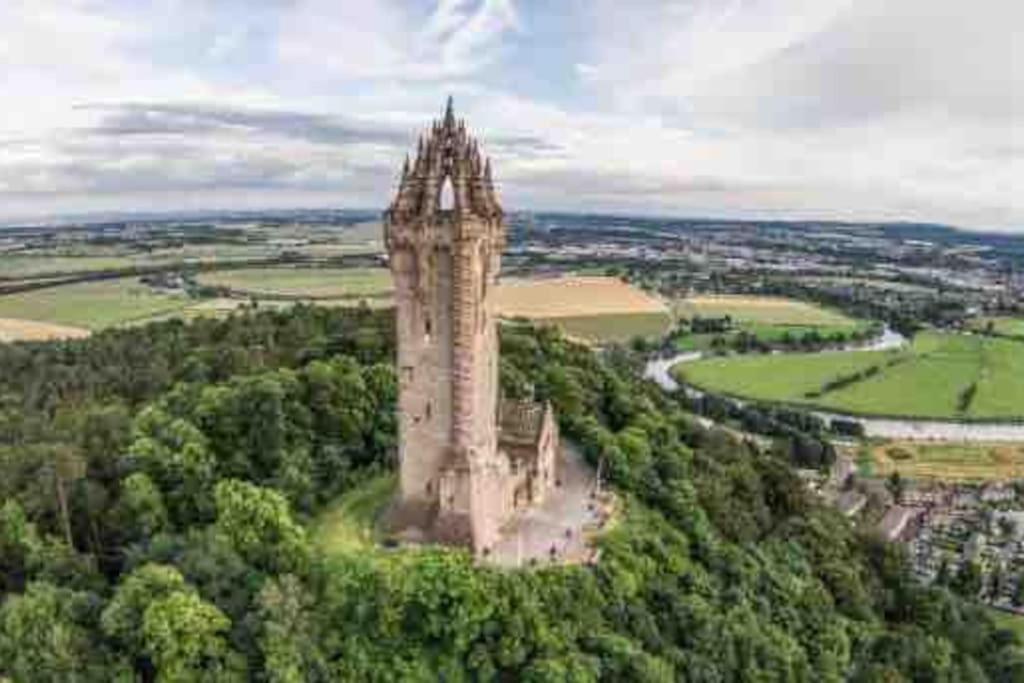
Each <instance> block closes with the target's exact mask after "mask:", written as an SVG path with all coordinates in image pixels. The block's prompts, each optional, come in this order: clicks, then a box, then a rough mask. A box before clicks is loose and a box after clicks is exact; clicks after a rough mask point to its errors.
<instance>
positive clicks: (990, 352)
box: [676, 332, 1024, 419]
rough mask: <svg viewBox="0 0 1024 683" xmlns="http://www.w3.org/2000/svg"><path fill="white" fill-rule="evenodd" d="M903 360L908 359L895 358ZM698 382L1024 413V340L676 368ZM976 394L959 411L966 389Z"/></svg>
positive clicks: (785, 396)
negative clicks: (861, 374) (867, 373)
mask: <svg viewBox="0 0 1024 683" xmlns="http://www.w3.org/2000/svg"><path fill="white" fill-rule="evenodd" d="M896 359H903V360H904V362H892V361H894V360H896ZM872 365H877V366H878V367H879V372H878V373H877V374H876V375H874V376H872V377H869V378H867V379H863V380H861V381H857V382H854V383H852V384H848V385H846V386H845V387H842V388H837V389H835V390H832V391H828V392H826V393H824V394H823V395H821V396H818V397H813V398H812V397H808V396H807V394H808V393H810V392H814V391H816V390H819V389H821V388H822V387H823V385H825V384H826V383H827V382H829V381H831V380H835V379H837V378H840V377H845V376H849V375H851V374H853V373H856V372H858V371H862V370H864V369H866V368H868V367H870V366H872ZM676 372H677V373H678V375H679V376H680V377H681V378H682V379H683V380H684V381H686V382H689V383H691V384H693V385H695V386H698V387H701V388H705V389H708V390H710V391H717V392H722V393H727V394H732V395H736V396H743V397H747V398H753V399H758V400H764V401H781V402H791V403H804V404H809V405H816V406H819V407H822V408H826V409H832V410H837V411H843V412H852V413H862V414H871V415H893V416H907V417H925V418H936V419H939V418H957V417H967V418H974V419H999V418H1015V417H1024V379H1022V378H1024V344H1022V343H1020V342H1017V341H1013V340H1008V339H989V338H983V337H978V336H970V335H955V334H941V333H937V332H926V333H922V334H919V335H918V336H917V337H916V338H915V339H914V343H913V345H912V347H911V349H910V350H909V351H853V352H845V353H826V354H785V355H767V356H742V357H727V358H715V359H709V360H704V361H699V362H695V363H687V364H684V365H681V366H679V367H678V368H676ZM975 383H976V386H977V391H976V393H975V397H974V400H973V402H972V403H971V404H970V407H969V409H968V410H967V412H966V413H964V414H960V413H959V411H958V402H959V396H960V394H961V392H963V391H964V390H965V389H966V388H967V387H969V386H971V385H972V384H975Z"/></svg>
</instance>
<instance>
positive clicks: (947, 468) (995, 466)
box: [871, 441, 1024, 482]
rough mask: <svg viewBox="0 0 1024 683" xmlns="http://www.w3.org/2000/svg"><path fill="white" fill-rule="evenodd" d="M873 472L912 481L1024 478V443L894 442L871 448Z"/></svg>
mask: <svg viewBox="0 0 1024 683" xmlns="http://www.w3.org/2000/svg"><path fill="white" fill-rule="evenodd" d="M871 459H872V466H873V472H874V473H875V475H877V476H883V477H884V476H888V475H889V474H891V473H892V472H893V471H898V472H899V473H900V475H901V476H904V477H908V478H910V479H936V480H942V481H964V482H967V481H992V480H1009V479H1020V478H1021V477H1024V444H1020V443H1005V444H1000V443H969V442H946V443H931V442H927V441H891V442H887V443H882V444H876V445H873V446H872V447H871Z"/></svg>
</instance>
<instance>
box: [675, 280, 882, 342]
mask: <svg viewBox="0 0 1024 683" xmlns="http://www.w3.org/2000/svg"><path fill="white" fill-rule="evenodd" d="M675 310H676V315H677V316H678V317H679V318H683V319H690V320H692V319H694V318H725V317H728V318H730V319H731V329H730V330H729V331H728V332H721V333H694V334H690V335H686V336H684V337H680V338H679V339H678V340H677V344H676V345H677V346H678V347H679V350H681V351H691V350H706V349H709V348H711V346H712V341H713V340H714V339H715V338H716V337H722V338H726V339H728V338H729V337H731V336H735V335H737V334H739V333H741V332H745V333H747V334H750V335H753V336H755V337H757V338H758V339H760V340H761V341H763V342H766V343H776V342H779V341H782V340H783V339H784V338H786V337H789V338H790V339H799V338H800V337H803V336H804V335H806V334H809V333H811V332H815V333H817V334H818V335H819V336H821V337H832V336H834V335H836V334H841V335H850V334H853V333H856V332H864V331H866V330H867V329H868V328H869V327H870V326H871V323H869V322H867V321H863V320H856V319H854V318H850V317H849V316H847V315H844V314H843V313H841V312H839V311H833V310H830V309H827V308H823V307H821V306H817V305H815V304H812V303H807V302H804V301H797V300H794V299H785V298H781V297H769V296H742V295H731V294H725V295H704V296H695V297H690V298H687V299H683V300H682V301H679V302H677V303H676V305H675Z"/></svg>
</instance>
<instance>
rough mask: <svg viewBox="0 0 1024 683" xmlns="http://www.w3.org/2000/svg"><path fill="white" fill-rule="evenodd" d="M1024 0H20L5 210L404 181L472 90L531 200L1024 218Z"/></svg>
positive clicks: (534, 204) (471, 115) (384, 194)
mask: <svg viewBox="0 0 1024 683" xmlns="http://www.w3.org/2000/svg"><path fill="white" fill-rule="evenodd" d="M1021 26H1024V2H1021V1H1020V0H973V1H972V2H964V1H963V0H553V1H551V0H148V1H146V2H140V1H138V0H2V1H0V65H2V69H0V103H2V107H3V113H2V115H0V217H4V218H19V219H20V218H40V217H45V216H50V215H55V214H59V213H65V212H79V211H109V210H176V209H185V210H190V209H204V208H260V207H324V206H333V207H352V208H357V207H358V208H377V207H382V206H384V205H385V204H386V203H387V201H388V199H389V195H390V193H391V191H392V188H393V186H394V181H395V172H396V171H397V169H398V168H399V167H400V164H401V160H402V157H403V155H404V153H405V150H406V149H407V148H409V147H410V146H412V145H413V144H414V141H415V135H416V133H417V132H418V130H419V129H420V128H422V127H423V126H424V125H425V123H426V122H427V121H428V119H429V118H430V117H432V116H436V115H438V114H439V113H440V109H441V107H442V105H443V100H444V97H445V95H446V94H448V93H452V94H453V95H454V97H455V100H456V108H457V110H458V113H459V114H461V115H464V116H465V117H466V118H467V120H468V123H469V124H470V125H471V127H473V128H474V129H475V130H476V131H477V132H478V133H479V135H480V136H481V138H482V140H483V143H484V146H485V149H486V151H487V152H488V153H490V154H491V155H492V156H493V157H494V159H495V164H496V165H495V170H496V173H497V176H498V180H499V181H500V183H501V189H502V194H503V198H504V203H505V204H506V205H507V206H508V207H510V208H514V209H534V210H539V209H564V210H586V211H620V212H643V213H648V214H666V215H681V216H744V217H772V218H799V219H805V218H834V219H850V220H926V221H939V222H947V223H953V224H957V225H961V226H965V227H972V228H990V229H1001V230H1020V231H1024V41H1022V40H1019V39H1018V40H1017V41H1016V45H1015V44H1014V33H1015V32H1019V31H1020V27H1021Z"/></svg>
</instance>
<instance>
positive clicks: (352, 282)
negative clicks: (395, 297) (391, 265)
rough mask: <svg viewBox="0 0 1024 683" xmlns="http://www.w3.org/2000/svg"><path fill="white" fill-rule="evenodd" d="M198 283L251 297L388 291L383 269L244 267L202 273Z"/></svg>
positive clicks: (336, 295)
mask: <svg viewBox="0 0 1024 683" xmlns="http://www.w3.org/2000/svg"><path fill="white" fill-rule="evenodd" d="M198 280H199V282H200V283H202V284H206V285H213V286H217V287H228V288H231V289H233V290H236V291H239V292H245V293H248V294H252V295H254V296H259V295H264V296H267V295H270V296H273V295H278V296H286V297H310V298H316V299H336V298H341V297H353V298H357V297H374V296H386V295H387V294H389V293H390V292H391V291H392V284H391V274H390V273H389V272H388V270H387V269H385V268H290V267H276V268H245V269H240V270H223V271H216V272H211V273H203V274H202V275H200V276H199V278H198Z"/></svg>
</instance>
